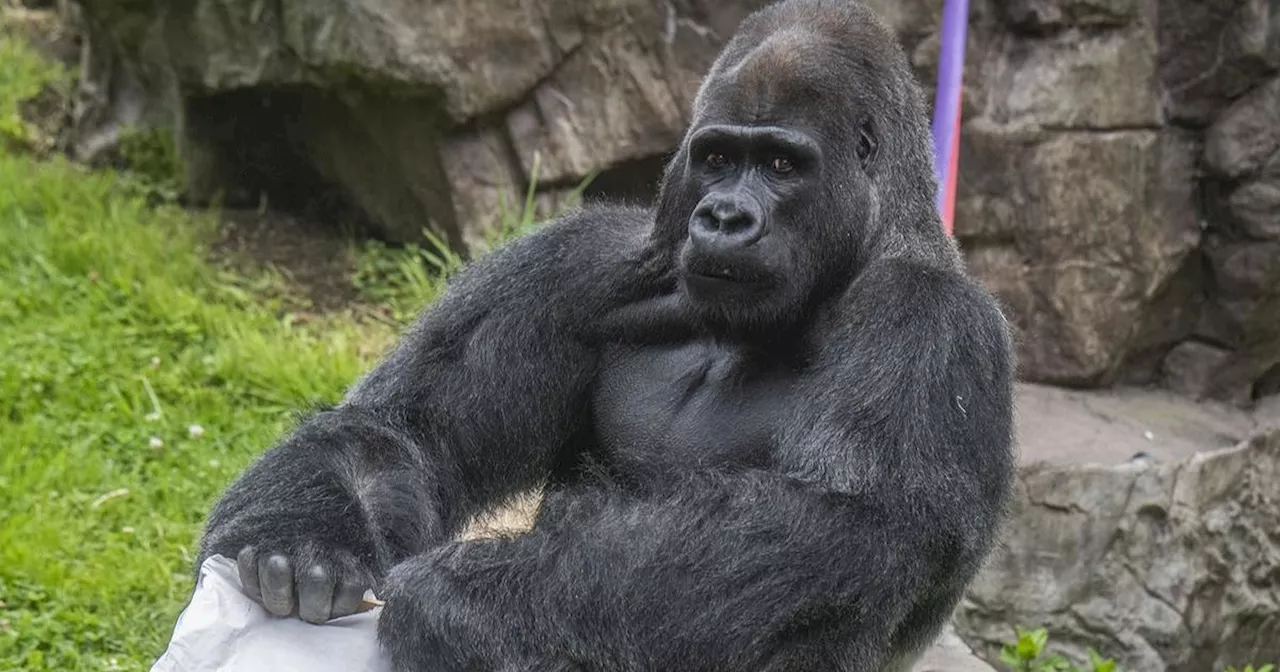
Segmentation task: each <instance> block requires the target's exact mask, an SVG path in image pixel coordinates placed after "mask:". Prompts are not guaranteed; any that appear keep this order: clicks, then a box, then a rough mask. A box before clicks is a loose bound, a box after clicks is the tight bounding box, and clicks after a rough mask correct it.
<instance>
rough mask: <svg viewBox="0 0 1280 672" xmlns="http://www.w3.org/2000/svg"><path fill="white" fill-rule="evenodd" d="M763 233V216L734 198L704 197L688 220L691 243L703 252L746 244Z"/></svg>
mask: <svg viewBox="0 0 1280 672" xmlns="http://www.w3.org/2000/svg"><path fill="white" fill-rule="evenodd" d="M763 235H764V218H763V217H762V216H761V215H760V213H758V212H756V211H755V208H753V207H751V205H750V204H748V203H745V202H744V201H743V200H742V199H738V198H714V197H712V198H707V199H704V200H703V201H702V202H701V203H699V204H698V207H697V208H696V209H695V210H694V211H693V218H692V221H690V222H689V237H690V238H691V239H692V241H693V244H694V245H696V246H697V247H699V248H701V249H705V250H707V251H714V250H717V249H720V250H726V249H732V248H736V247H746V246H747V245H750V244H752V243H754V242H756V241H757V240H760V238H761V236H763Z"/></svg>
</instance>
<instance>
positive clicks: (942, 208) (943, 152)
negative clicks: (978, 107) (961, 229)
mask: <svg viewBox="0 0 1280 672" xmlns="http://www.w3.org/2000/svg"><path fill="white" fill-rule="evenodd" d="M968 23H969V2H968V0H946V4H945V5H944V6H943V9H942V32H941V34H940V35H939V54H938V93H937V99H936V100H935V101H934V113H933V149H934V170H935V172H936V173H937V176H938V194H937V206H938V211H939V213H940V214H941V215H942V219H943V226H944V227H945V228H946V230H947V232H948V233H951V232H952V230H953V224H954V223H953V221H952V217H953V215H954V212H955V202H954V201H955V180H956V172H957V171H958V169H959V156H958V155H959V137H960V91H961V86H962V84H963V80H964V49H965V40H966V39H967V38H968V35H967V33H968V27H969V26H968Z"/></svg>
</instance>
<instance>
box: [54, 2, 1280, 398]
mask: <svg viewBox="0 0 1280 672" xmlns="http://www.w3.org/2000/svg"><path fill="white" fill-rule="evenodd" d="M767 1H768V0H493V1H492V2H489V1H486V2H470V1H468V0H441V1H439V2H431V3H425V4H424V3H421V2H413V1H411V0H277V1H275V2H265V1H263V0H189V1H187V2H182V3H168V2H162V0H130V1H129V2H119V1H111V0H80V3H81V5H83V10H84V11H83V15H84V25H85V26H86V28H87V41H86V47H85V49H86V51H85V56H86V58H85V59H84V63H85V67H86V73H87V76H86V77H85V79H84V83H83V85H82V90H81V96H80V104H79V105H78V106H77V107H76V113H75V115H74V116H75V121H76V123H75V129H74V132H73V133H72V138H71V141H70V145H71V147H72V148H73V150H74V151H73V153H74V154H76V155H78V156H82V157H93V156H95V155H99V154H102V153H103V152H104V148H108V147H110V146H111V144H112V143H113V142H115V140H116V139H117V138H118V137H119V134H120V131H121V130H122V129H123V128H125V127H128V126H131V125H135V124H165V123H169V124H172V125H173V126H174V127H175V128H176V129H177V130H178V132H179V133H180V135H181V137H182V140H183V142H182V146H183V149H184V156H185V157H186V160H187V164H188V170H187V173H188V177H189V181H190V184H189V185H188V187H189V191H190V195H191V196H192V199H193V200H194V201H195V202H202V201H209V200H213V199H215V198H224V199H226V200H227V201H228V202H229V203H230V204H231V205H239V206H242V207H256V206H257V205H258V204H259V203H260V202H263V201H266V202H269V203H271V204H277V205H279V206H281V207H293V206H297V205H299V202H301V205H305V206H307V208H306V210H307V212H309V213H312V214H314V213H320V215H321V216H324V217H327V218H340V217H341V218H351V219H358V220H360V221H361V223H362V224H365V225H367V226H369V227H372V228H373V229H374V230H375V231H377V232H379V233H380V234H381V235H382V236H383V237H386V238H389V239H392V240H417V239H418V238H419V237H420V236H421V232H422V230H423V229H424V228H428V229H432V230H434V231H435V233H437V234H439V235H440V236H442V237H443V238H444V239H445V240H447V241H449V242H450V243H452V244H454V245H455V246H458V247H471V248H475V247H476V246H478V245H480V244H481V242H482V241H483V240H484V238H485V235H484V231H485V229H487V228H488V227H490V226H491V225H492V224H493V223H494V222H495V221H496V220H497V219H498V217H499V215H500V213H499V209H500V205H501V204H504V203H507V204H512V205H515V204H518V203H520V201H521V198H522V197H523V195H524V193H525V192H526V190H527V188H528V187H529V185H530V183H535V186H536V187H537V189H538V191H539V192H540V194H539V196H538V200H537V202H538V203H539V204H540V206H548V205H554V204H555V203H556V202H558V200H559V199H560V197H561V196H562V195H563V194H564V193H566V191H567V190H569V189H570V188H572V187H573V186H575V185H576V184H578V182H579V181H580V180H582V179H583V178H584V177H587V176H588V175H593V174H596V173H600V174H601V180H600V183H599V185H598V186H597V187H595V188H594V190H593V191H592V195H593V196H614V195H617V196H626V197H627V198H629V199H632V200H644V199H645V198H646V197H648V196H651V195H652V191H653V187H652V185H653V184H654V182H655V181H656V179H655V178H656V176H657V174H658V172H659V170H660V168H661V160H662V158H663V157H665V156H667V155H668V154H669V152H670V151H671V150H672V149H673V148H674V146H675V145H676V143H677V142H678V140H679V138H680V136H681V134H682V132H683V131H684V127H685V124H686V122H687V120H688V114H689V108H690V105H691V102H692V100H693V97H694V95H695V93H696V91H697V88H698V85H699V82H700V79H701V77H702V74H703V72H704V71H705V70H706V68H707V67H708V66H709V65H710V63H711V61H712V59H714V57H715V56H716V53H717V51H718V49H719V47H720V45H721V44H722V43H723V42H724V40H725V39H726V38H727V37H728V36H729V35H730V34H731V33H732V32H733V30H734V29H735V28H736V26H737V23H738V21H740V20H741V18H742V17H743V16H745V15H746V14H747V13H748V12H750V11H752V10H754V9H756V8H758V7H760V6H763V5H764V4H766V3H767ZM868 2H869V4H870V5H871V6H872V7H873V8H874V9H875V10H877V11H878V12H879V13H880V14H881V16H882V17H883V18H884V19H885V21H886V22H887V23H888V24H889V25H890V26H891V27H892V28H893V29H894V30H896V31H897V33H898V35H899V36H900V37H901V39H902V42H903V46H904V48H905V49H906V51H907V53H908V54H909V56H910V58H911V62H912V64H913V66H914V67H915V68H916V71H917V74H918V76H919V77H920V80H921V82H922V83H923V85H924V87H925V89H926V93H927V94H928V95H931V93H932V89H933V86H934V81H935V77H936V65H937V57H938V36H937V33H938V29H939V22H940V17H941V11H942V6H943V0H868ZM971 4H972V8H971V13H970V19H969V41H968V43H967V44H966V61H965V82H964V89H963V96H962V110H963V114H964V120H965V126H964V129H963V140H962V143H961V170H960V181H959V182H960V183H959V186H958V192H959V193H958V198H957V205H956V212H957V220H956V232H957V234H958V236H959V238H960V241H961V243H962V246H963V247H964V249H965V252H966V254H967V256H968V258H969V263H970V267H971V268H972V269H973V271H974V273H975V274H976V275H977V276H978V277H979V278H980V279H981V280H982V281H983V282H985V283H986V284H987V285H988V286H989V287H991V288H992V289H993V290H994V291H995V292H996V293H997V294H998V295H999V297H1000V299H1001V300H1002V302H1003V303H1004V304H1005V306H1006V308H1007V309H1008V311H1009V314H1010V317H1011V319H1012V321H1013V322H1014V324H1015V327H1016V328H1017V331H1018V337H1019V338H1018V343H1019V350H1020V351H1019V358H1020V366H1021V368H1020V372H1021V375H1022V376H1023V378H1024V379H1026V380H1029V381H1040V382H1051V383H1063V384H1070V385H1075V386H1081V385H1083V386H1105V385H1108V384H1112V383H1115V382H1117V381H1121V380H1143V381H1152V382H1158V381H1160V380H1161V379H1162V372H1161V369H1160V364H1161V362H1162V361H1164V360H1165V359H1166V356H1167V355H1168V353H1169V352H1170V350H1172V349H1173V348H1175V347H1176V346H1178V344H1179V343H1182V342H1183V341H1186V340H1188V339H1199V340H1202V341H1206V342H1212V343H1215V344H1218V345H1221V346H1223V347H1224V348H1226V349H1228V350H1231V351H1232V356H1231V357H1230V358H1229V360H1228V361H1227V362H1226V363H1224V365H1223V367H1222V369H1221V372H1220V373H1219V374H1215V381H1218V382H1215V384H1214V385H1215V386H1216V387H1218V388H1220V389H1223V390H1228V389H1229V390H1246V392H1244V393H1238V392H1230V393H1229V394H1228V396H1235V397H1239V398H1241V400H1242V401H1243V400H1247V399H1248V398H1249V397H1251V396H1256V395H1257V394H1259V391H1258V390H1257V389H1254V388H1257V387H1258V386H1259V384H1260V381H1261V379H1262V376H1263V375H1265V374H1266V373H1267V372H1268V371H1269V370H1270V368H1269V367H1272V366H1273V362H1272V353H1273V352H1274V351H1277V350H1280V336H1275V337H1273V336H1272V331H1271V330H1270V329H1269V325H1270V324H1271V322H1269V320H1272V319H1273V318H1276V316H1277V315H1280V313H1277V312H1276V309H1274V308H1273V307H1272V306H1273V304H1274V301H1273V299H1271V298H1269V297H1272V296H1274V295H1275V293H1276V292H1277V287H1276V285H1275V284H1274V283H1276V282H1280V280H1273V279H1272V278H1271V276H1270V275H1269V272H1270V271H1269V269H1270V258H1271V257H1272V256H1273V255H1275V254H1276V249H1275V247H1274V245H1275V244H1276V243H1277V242H1280V6H1278V5H1277V4H1276V3H1275V2H1274V1H1271V0H1008V1H1007V2H1005V1H997V0H973V1H972V3H971ZM535 166H536V169H537V170H536V174H535ZM264 195H265V198H264ZM308 197H310V201H308ZM316 201H318V202H316ZM543 209H544V210H546V207H544V208H543ZM1269 339H1271V340H1269ZM1218 383H1221V385H1219V384H1218Z"/></svg>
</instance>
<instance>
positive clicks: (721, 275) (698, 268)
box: [684, 264, 765, 285]
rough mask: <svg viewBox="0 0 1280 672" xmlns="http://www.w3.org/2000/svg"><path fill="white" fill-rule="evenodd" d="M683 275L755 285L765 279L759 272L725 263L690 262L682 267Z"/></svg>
mask: <svg viewBox="0 0 1280 672" xmlns="http://www.w3.org/2000/svg"><path fill="white" fill-rule="evenodd" d="M684 275H685V277H687V278H698V279H702V280H714V281H716V282H730V283H734V284H739V285H755V284H760V283H762V282H764V281H765V278H764V277H763V276H762V275H761V274H760V273H757V272H752V271H749V270H747V269H743V268H740V267H734V266H730V265H727V264H697V265H693V264H691V265H689V266H688V267H686V268H685V269H684Z"/></svg>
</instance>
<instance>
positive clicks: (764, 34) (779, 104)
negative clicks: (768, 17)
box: [697, 14, 896, 127]
mask: <svg viewBox="0 0 1280 672" xmlns="http://www.w3.org/2000/svg"><path fill="white" fill-rule="evenodd" d="M829 18H830V17H827V19H828V20H824V21H815V20H814V17H813V16H810V15H805V14H800V15H796V16H782V17H776V19H775V20H774V21H769V22H767V23H764V24H763V25H756V26H749V27H748V28H747V29H746V30H744V32H743V33H741V34H739V35H738V36H737V37H736V38H735V39H734V40H733V41H732V42H731V44H730V45H728V47H727V48H726V50H725V52H724V54H723V56H722V58H721V59H720V61H719V62H718V63H717V64H716V67H715V68H713V70H712V72H711V73H709V75H708V78H707V80H706V82H705V84H704V86H703V88H702V91H701V92H700V94H699V97H698V103H697V113H698V116H699V117H701V118H703V119H707V118H712V119H716V120H718V121H724V122H735V123H743V124H752V123H777V122H780V121H784V120H785V121H788V122H793V123H803V122H804V121H809V122H811V123H812V124H813V125H816V126H822V127H830V126H831V125H832V124H833V123H837V122H838V121H839V120H841V119H843V118H845V117H848V116H850V115H854V116H856V115H857V114H859V113H860V112H861V110H860V109H859V108H860V107H864V106H866V105H868V104H874V103H872V101H883V100H884V99H885V98H886V96H885V95H884V93H885V88H886V86H888V85H890V82H891V81H892V80H893V79H894V78H895V73H894V68H893V64H892V63H891V62H890V61H891V59H890V58H886V56H887V55H888V53H891V50H892V49H894V48H895V47H896V45H894V44H892V43H887V41H886V40H885V39H883V36H881V35H879V34H878V31H877V28H878V26H876V25H868V24H867V23H865V22H860V21H859V20H858V19H861V18H865V17H857V18H855V19H849V20H846V21H840V22H834V21H830V20H829ZM846 18H848V17H846ZM860 23H861V25H859V24H860ZM887 52H888V53H887ZM876 107H878V108H882V104H876Z"/></svg>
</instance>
